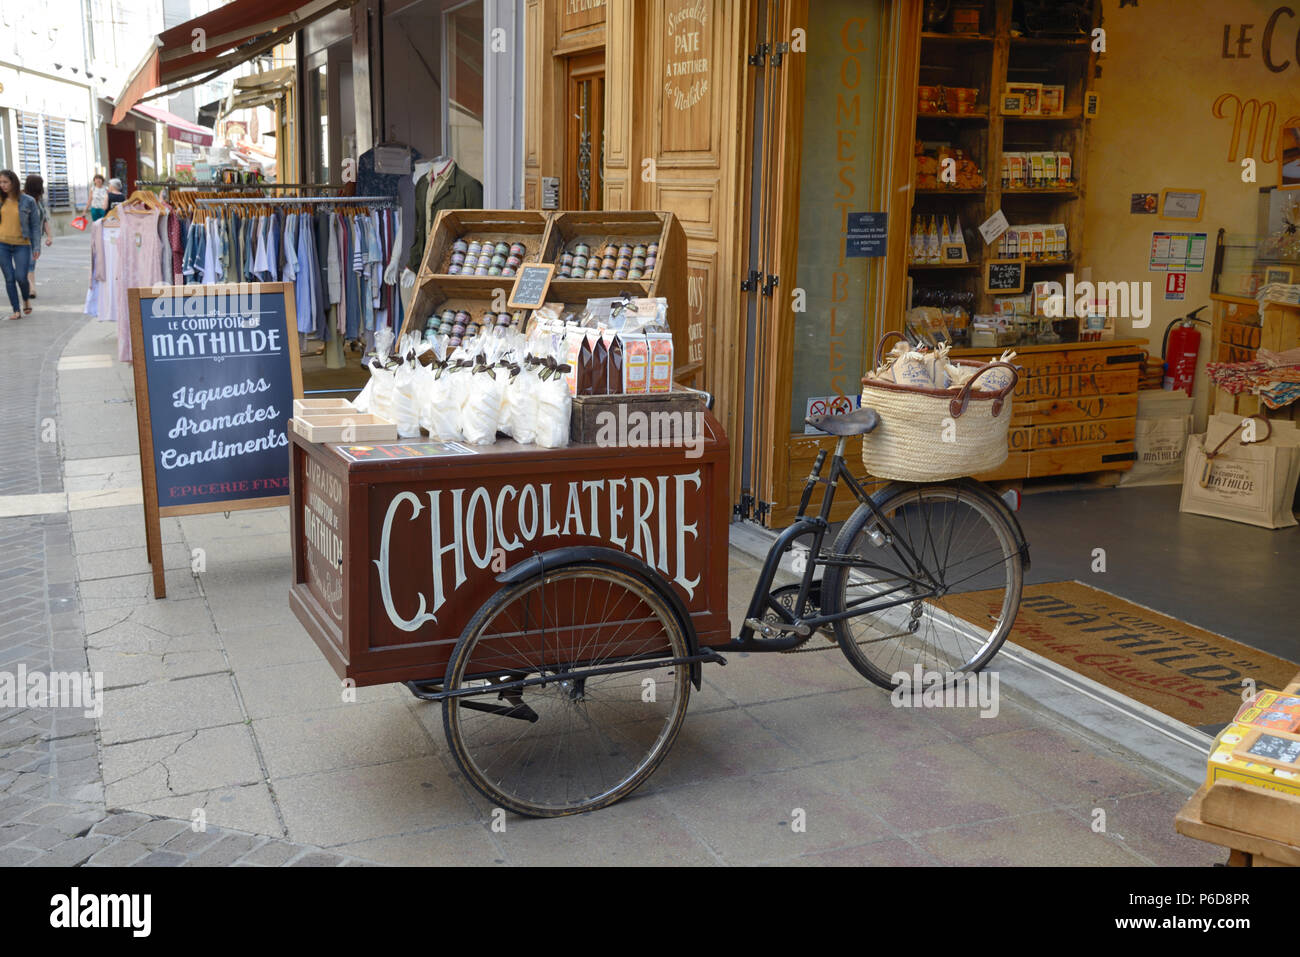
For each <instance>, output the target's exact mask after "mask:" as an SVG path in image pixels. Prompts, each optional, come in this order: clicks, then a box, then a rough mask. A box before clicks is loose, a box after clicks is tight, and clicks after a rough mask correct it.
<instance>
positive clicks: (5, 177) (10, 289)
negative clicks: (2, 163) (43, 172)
mask: <svg viewBox="0 0 1300 957" xmlns="http://www.w3.org/2000/svg"><path fill="white" fill-rule="evenodd" d="M40 236H41V213H40V210H39V209H38V208H37V206H36V200H34V199H32V198H31V197H30V196H28V195H27V194H26V193H24V192H23V190H22V186H21V185H20V184H19V182H18V174H17V173H15V172H14V171H13V170H11V169H2V170H0V272H3V273H4V277H5V292H7V293H8V294H9V305H10V306H12V307H13V310H14V311H13V314H12V315H10V316H9V318H10V319H19V318H21V317H22V315H21V314H20V313H19V311H18V295H19V293H21V294H22V299H23V304H22V312H23V313H26V314H27V315H31V311H32V307H31V305H30V304H29V303H28V299H29V298H30V296H31V290H30V288H29V287H28V285H27V274H28V273H29V272H30V271H31V268H32V244H33V243H36V242H39V241H40Z"/></svg>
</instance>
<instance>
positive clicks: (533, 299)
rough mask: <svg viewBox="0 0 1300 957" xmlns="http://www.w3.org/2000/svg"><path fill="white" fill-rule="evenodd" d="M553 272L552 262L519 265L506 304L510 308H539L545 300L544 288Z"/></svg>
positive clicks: (548, 284)
mask: <svg viewBox="0 0 1300 957" xmlns="http://www.w3.org/2000/svg"><path fill="white" fill-rule="evenodd" d="M554 272H555V266H554V265H552V264H542V263H538V264H536V265H534V264H533V263H527V264H525V265H523V266H520V267H519V275H518V276H517V277H515V285H514V288H513V289H511V290H510V301H509V302H507V303H506V306H507V307H508V308H510V309H540V308H541V307H542V305H543V304H544V303H545V302H546V290H547V287H549V286H550V285H551V276H552V275H553V274H554Z"/></svg>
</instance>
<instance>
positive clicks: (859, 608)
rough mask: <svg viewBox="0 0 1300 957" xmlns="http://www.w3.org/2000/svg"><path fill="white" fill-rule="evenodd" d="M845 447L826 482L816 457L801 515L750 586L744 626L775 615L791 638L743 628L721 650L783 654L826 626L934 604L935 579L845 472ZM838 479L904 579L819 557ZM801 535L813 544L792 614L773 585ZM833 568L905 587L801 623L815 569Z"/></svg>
mask: <svg viewBox="0 0 1300 957" xmlns="http://www.w3.org/2000/svg"><path fill="white" fill-rule="evenodd" d="M847 441H848V439H847V437H846V436H840V438H839V441H838V442H836V444H835V452H834V454H833V455H832V457H831V469H830V474H829V476H828V477H827V478H822V477H821V472H822V467H823V466H824V465H825V464H826V450H825V449H822V450H821V451H820V452H818V453H817V461H816V462H815V463H814V464H813V469H812V472H810V473H809V475H808V481H807V482H806V483H805V484H804V490H803V496H802V498H801V499H800V501H799V512H798V514H797V515H796V516H795V522H794V524H792V525H791V526H790V527H789V528H787V529H786V530H785V531H783V532H782V533H781V534H780V535H778V536H777V539H776V541H775V542H774V543H773V545H772V548H771V550H770V551H769V552H768V553H767V559H766V560H765V561H764V562H763V568H762V571H760V572H759V576H758V583H757V584H756V585H755V586H754V594H753V596H752V597H751V598H750V600H749V611H748V612H747V614H746V616H745V617H746V621H762V620H763V615H764V614H766V613H767V612H768V611H774V612H776V614H777V615H778V617H780V618H781V620H782V621H783V622H784V625H782V626H778V627H779V628H780V630H783V631H789V632H790V633H789V634H788V635H786V636H784V637H779V638H762V639H757V638H755V637H754V629H753V628H752V627H751V626H749V625H748V624H746V625H744V626H743V627H742V628H741V630H740V634H739V635H738V636H737V637H736V638H734V639H732V641H731V642H730V643H729V644H727V645H726V646H724V647H725V650H728V651H787V650H789V649H791V648H794V647H797V646H798V645H800V644H802V643H803V642H805V641H807V640H808V637H809V636H810V635H811V634H812V633H813V631H815V630H816V629H818V628H820V627H822V626H824V625H828V624H831V623H833V622H836V621H841V620H843V619H846V618H855V617H857V616H859V615H866V614H870V613H872V612H877V611H884V610H885V609H887V608H894V607H897V606H898V605H907V604H911V603H913V602H916V601H922V600H924V599H926V598H933V597H934V596H935V595H937V594H938V587H939V586H938V582H937V579H936V578H935V576H934V575H933V574H932V573H931V572H930V570H929V568H927V567H926V565H925V563H924V562H923V561H922V560H921V559H920V558H919V557H918V556H917V555H916V553H915V552H914V551H913V550H912V548H911V546H910V545H909V544H908V543H907V541H906V540H900V538H901V537H900V536H899V534H898V532H897V530H896V529H895V528H894V526H893V525H892V524H891V523H890V521H889V519H888V517H887V516H885V515H884V514H883V513H882V512H881V511H880V509H879V508H878V507H877V506H876V503H875V501H874V500H873V499H872V497H871V496H870V495H868V494H867V492H866V490H865V489H863V487H862V485H861V484H860V483H859V482H858V480H857V479H856V478H854V476H853V473H852V472H851V471H849V468H848V466H846V465H845V464H844V446H845V444H846V443H847ZM841 479H843V481H844V483H845V484H846V485H847V486H848V487H849V490H850V491H851V492H852V493H853V495H854V497H855V498H857V500H858V501H859V502H860V503H862V504H863V505H865V506H866V507H867V508H869V509H870V510H871V512H872V514H873V515H875V517H876V519H877V520H878V521H879V522H880V525H881V528H882V530H883V531H884V533H885V535H886V537H887V538H888V540H889V546H890V547H891V548H892V549H893V552H894V554H895V555H896V556H898V559H899V560H900V561H901V562H902V563H903V567H905V568H906V569H907V571H906V573H903V574H902V575H901V576H900V573H899V569H898V568H896V567H886V566H883V565H876V564H874V563H873V562H870V561H867V560H865V559H863V558H860V557H856V556H849V555H837V554H833V553H832V554H828V555H823V554H822V542H823V541H824V540H825V538H826V533H827V532H828V531H829V530H830V524H831V523H830V515H831V507H832V506H833V505H834V503H835V491H836V489H837V488H838V486H839V482H840V480H841ZM818 484H822V485H825V486H826V493H825V495H823V496H822V504H821V510H820V511H819V512H818V514H817V515H811V516H810V515H808V514H807V512H808V504H809V502H810V501H811V500H812V494H813V489H814V488H815V487H816V486H817V485H818ZM805 535H811V536H812V544H811V546H810V547H809V548H808V563H807V566H806V567H805V568H804V571H803V577H802V579H801V580H800V582H799V597H798V598H797V600H796V601H795V606H794V607H795V609H796V613H795V614H791V613H790V612H789V611H788V610H787V609H786V608H785V607H784V606H782V605H780V604H779V603H778V602H775V601H773V600H772V599H771V591H772V582H773V581H774V580H775V578H776V573H777V571H779V570H780V567H781V557H782V556H783V555H784V554H785V553H786V552H788V551H789V550H790V548H791V547H792V546H793V545H794V543H795V541H796V540H797V539H799V538H802V537H803V536H805ZM900 546H901V548H900ZM831 565H847V566H849V567H852V568H867V569H872V568H874V569H879V570H880V571H885V572H888V573H889V575H890V577H891V578H899V577H902V578H904V579H905V582H904V583H903V584H902V585H898V586H897V587H894V588H891V589H889V590H887V591H884V592H881V593H879V594H876V595H871V596H868V597H866V598H860V599H856V600H855V601H853V602H852V603H850V607H848V608H845V610H844V611H842V612H839V613H838V614H834V615H822V614H818V615H816V616H814V617H811V618H802V617H799V614H798V613H799V612H802V610H803V608H804V606H805V605H806V604H807V601H808V598H809V596H810V595H811V594H812V590H813V587H814V585H817V584H818V583H817V582H814V580H813V576H814V574H815V573H816V571H817V569H818V568H819V567H827V566H831ZM904 589H906V590H907V592H908V593H907V595H906V597H903V598H890V597H889V596H890V595H893V594H894V593H896V592H898V591H901V590H904ZM819 610H820V609H819Z"/></svg>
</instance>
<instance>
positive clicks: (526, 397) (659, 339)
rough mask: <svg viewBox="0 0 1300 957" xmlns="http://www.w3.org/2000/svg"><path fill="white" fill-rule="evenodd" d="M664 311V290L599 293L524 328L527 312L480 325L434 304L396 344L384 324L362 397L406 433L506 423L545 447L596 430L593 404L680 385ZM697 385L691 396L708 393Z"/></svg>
mask: <svg viewBox="0 0 1300 957" xmlns="http://www.w3.org/2000/svg"><path fill="white" fill-rule="evenodd" d="M666 314H667V301H666V300H665V299H648V298H622V297H620V298H613V299H590V300H588V301H587V304H586V306H585V307H583V308H582V309H581V310H580V311H578V310H566V309H565V307H564V306H563V305H562V304H556V303H550V304H547V305H545V306H543V307H542V308H540V309H537V310H534V311H533V313H532V315H531V316H530V317H529V319H528V322H527V324H526V325H525V326H523V327H522V328H521V327H520V326H521V324H520V322H519V318H520V316H522V314H520V316H510V315H508V314H502V315H497V316H496V317H495V321H491V322H489V321H487V319H484V320H483V321H481V322H479V323H478V324H476V325H475V324H472V323H469V322H457V321H455V319H456V316H455V314H453V317H452V320H453V321H452V323H451V330H450V332H445V331H443V329H444V326H445V325H446V323H445V322H444V321H443V318H442V317H440V316H435V317H431V319H430V320H429V321H428V322H427V323H426V324H425V326H424V330H423V331H420V330H419V329H418V328H416V329H412V331H411V332H408V333H406V334H404V335H403V336H402V337H401V340H400V341H399V342H398V343H397V348H396V350H395V351H394V350H393V335H392V332H391V330H387V329H384V330H381V331H380V332H379V333H376V335H375V355H374V356H373V357H372V358H371V359H370V360H369V364H368V368H369V370H370V374H371V379H370V382H369V383H367V385H366V388H365V389H364V390H363V391H362V393H361V395H360V396H359V397H358V398H357V400H356V402H355V409H356V411H358V412H361V413H366V414H370V415H374V416H377V417H378V418H380V419H381V420H385V421H389V422H392V423H393V424H394V425H395V427H396V432H397V437H398V438H418V437H420V436H421V435H423V434H425V433H427V434H428V435H429V436H430V437H431V438H433V439H436V440H439V441H446V442H455V441H464V442H469V443H472V444H475V445H491V444H493V443H494V442H496V441H497V438H498V436H499V435H504V436H505V437H507V438H510V439H513V440H514V441H515V442H518V443H520V444H522V445H539V446H542V447H544V448H562V447H564V446H566V445H569V444H570V442H571V441H572V442H589V441H593V438H592V436H591V435H589V434H588V430H587V428H586V423H587V421H588V418H589V417H590V416H587V415H585V414H582V413H580V412H579V410H581V409H583V408H584V406H586V405H588V404H590V403H597V404H599V403H607V402H608V400H609V399H613V398H615V397H617V398H618V399H619V400H622V403H623V404H624V405H633V404H635V403H636V402H637V401H639V400H645V401H647V402H654V403H660V402H662V401H664V400H663V398H661V397H664V396H674V397H676V396H677V390H674V388H673V378H672V377H673V360H674V351H673V340H672V333H671V332H669V330H668V324H667V318H666ZM503 316H504V318H505V319H506V320H507V321H502V318H503ZM699 395H700V394H699V393H696V392H692V391H687V392H686V394H685V395H684V396H681V398H682V400H683V401H693V402H694V403H696V404H697V405H698V402H699ZM592 421H593V422H594V418H593V419H592Z"/></svg>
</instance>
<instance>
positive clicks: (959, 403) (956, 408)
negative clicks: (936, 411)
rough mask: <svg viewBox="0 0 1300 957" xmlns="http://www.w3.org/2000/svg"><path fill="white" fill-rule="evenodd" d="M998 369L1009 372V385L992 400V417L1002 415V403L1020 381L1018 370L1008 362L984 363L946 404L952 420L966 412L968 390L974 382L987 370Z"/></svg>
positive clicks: (968, 399)
mask: <svg viewBox="0 0 1300 957" xmlns="http://www.w3.org/2000/svg"><path fill="white" fill-rule="evenodd" d="M998 367H1001V368H1004V369H1010V370H1011V382H1010V384H1008V385H1007V387H1006V388H1005V389H1003V390H1002V391H1001V392H999V393H997V394H996V396H995V397H994V399H993V415H994V417H995V418H996V417H997V416H998V415H1000V414H1001V413H1002V403H1003V401H1004V400H1005V399H1006V397H1007V396H1008V395H1010V394H1011V391H1012V390H1013V389H1014V388H1015V387H1016V383H1017V382H1019V381H1020V369H1019V368H1018V367H1016V366H1013V365H1012V364H1011V363H1010V362H986V363H984V365H982V366H980V367H979V368H978V369H976V370H975V374H974V375H972V376H971V377H970V378H969V379H967V380H966V384H965V385H964V386H962V387H961V392H959V393H957V395H956V397H955V398H954V399H953V400H952V401H951V402H949V403H948V408H949V410H950V411H951V412H952V417H953V418H954V419H958V418H961V414H962V413H963V412H965V411H966V406H967V405H968V404H969V402H970V390H971V389H972V388H973V387H974V385H975V380H976V379H978V378H979V377H980V376H982V375H983V374H984V373H985V372H987V371H988V370H989V369H996V368H998Z"/></svg>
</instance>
